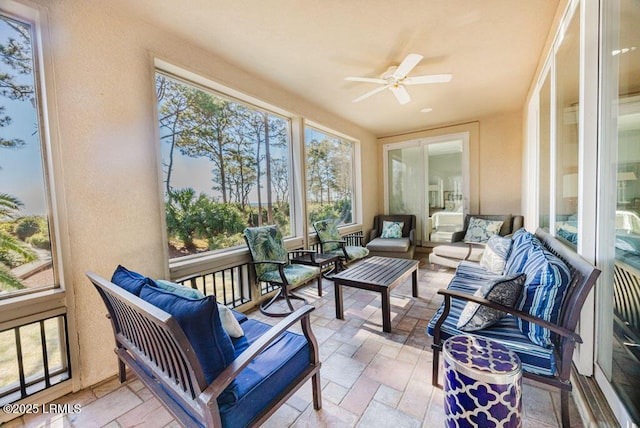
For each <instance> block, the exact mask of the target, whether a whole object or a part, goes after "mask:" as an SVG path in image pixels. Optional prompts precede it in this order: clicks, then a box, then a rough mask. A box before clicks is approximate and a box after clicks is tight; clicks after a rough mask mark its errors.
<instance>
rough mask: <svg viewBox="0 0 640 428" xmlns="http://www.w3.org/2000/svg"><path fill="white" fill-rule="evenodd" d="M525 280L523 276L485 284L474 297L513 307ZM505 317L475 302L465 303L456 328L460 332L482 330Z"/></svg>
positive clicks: (501, 313)
mask: <svg viewBox="0 0 640 428" xmlns="http://www.w3.org/2000/svg"><path fill="white" fill-rule="evenodd" d="M525 278H526V276H525V274H518V275H511V276H504V277H501V278H499V279H495V280H493V281H489V282H487V283H485V284H484V285H483V286H482V287H481V288H479V289H478V290H477V291H476V292H475V293H474V295H475V296H477V297H484V298H486V299H487V300H490V301H492V302H495V303H499V304H501V305H504V306H510V307H513V305H514V304H515V303H516V302H517V301H518V297H520V293H521V292H522V286H523V284H524V280H525ZM505 315H507V314H506V313H505V312H502V311H499V310H497V309H493V308H490V307H487V306H481V305H479V304H478V303H475V302H467V304H466V305H465V307H464V309H463V310H462V313H461V314H460V319H458V323H457V327H458V328H459V329H460V330H462V331H476V330H482V329H483V328H486V327H489V326H492V325H493V324H495V323H496V322H498V321H499V320H500V318H502V317H504V316H505Z"/></svg>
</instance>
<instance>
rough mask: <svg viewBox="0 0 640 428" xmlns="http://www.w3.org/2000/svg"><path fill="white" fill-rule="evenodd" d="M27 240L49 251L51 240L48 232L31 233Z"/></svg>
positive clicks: (34, 245) (36, 246)
mask: <svg viewBox="0 0 640 428" xmlns="http://www.w3.org/2000/svg"><path fill="white" fill-rule="evenodd" d="M27 242H28V243H29V244H31V245H32V246H33V247H35V248H39V249H41V250H49V251H51V240H50V239H49V235H48V234H46V235H45V234H44V233H36V234H35V235H31V236H30V237H29V239H27Z"/></svg>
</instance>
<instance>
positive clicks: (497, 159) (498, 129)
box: [378, 110, 522, 214]
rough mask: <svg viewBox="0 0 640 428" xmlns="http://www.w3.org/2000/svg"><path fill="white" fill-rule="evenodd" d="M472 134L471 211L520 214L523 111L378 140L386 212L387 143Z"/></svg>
mask: <svg viewBox="0 0 640 428" xmlns="http://www.w3.org/2000/svg"><path fill="white" fill-rule="evenodd" d="M460 132H468V133H469V176H470V179H469V181H470V183H469V186H470V198H469V204H468V207H469V208H468V209H469V212H471V213H478V214H502V213H511V214H520V213H521V212H520V211H521V202H520V201H521V181H522V111H521V110H519V111H515V112H510V113H501V114H496V115H494V116H488V117H482V118H478V119H477V120H474V121H470V122H466V123H462V124H455V125H448V126H440V127H437V128H433V129H426V130H422V131H416V132H410V133H406V134H402V135H396V136H389V137H384V138H379V139H378V151H379V157H380V160H379V162H380V163H379V165H380V176H379V177H378V186H379V188H380V195H379V198H378V201H379V206H378V210H379V211H380V212H383V211H384V177H383V176H382V175H383V173H382V171H383V162H384V159H383V151H384V145H385V144H396V143H401V142H404V141H410V140H415V139H420V138H431V137H439V136H442V135H446V134H455V133H460Z"/></svg>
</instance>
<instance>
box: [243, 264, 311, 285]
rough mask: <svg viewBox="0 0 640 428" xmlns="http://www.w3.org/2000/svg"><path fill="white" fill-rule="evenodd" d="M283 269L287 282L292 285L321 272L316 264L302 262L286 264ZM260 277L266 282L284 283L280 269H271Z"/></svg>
mask: <svg viewBox="0 0 640 428" xmlns="http://www.w3.org/2000/svg"><path fill="white" fill-rule="evenodd" d="M258 266H259V265H258ZM256 267H257V266H256ZM283 270H284V276H285V278H286V279H287V283H288V284H291V285H297V284H301V283H303V282H305V281H308V280H310V279H312V278H314V277H316V276H318V274H319V273H320V269H319V268H318V267H316V266H305V265H300V264H290V265H288V266H285V267H284V269H283ZM258 279H259V280H260V281H264V282H270V283H276V284H282V277H281V276H280V271H279V270H270V271H268V272H265V273H264V274H262V275H260V276H259V277H258Z"/></svg>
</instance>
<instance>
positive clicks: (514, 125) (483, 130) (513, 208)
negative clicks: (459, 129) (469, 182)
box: [479, 110, 523, 214]
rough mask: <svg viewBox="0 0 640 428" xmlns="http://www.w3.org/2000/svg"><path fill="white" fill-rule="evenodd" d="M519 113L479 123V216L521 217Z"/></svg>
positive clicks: (520, 117) (520, 136) (493, 117)
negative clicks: (512, 215) (505, 215)
mask: <svg viewBox="0 0 640 428" xmlns="http://www.w3.org/2000/svg"><path fill="white" fill-rule="evenodd" d="M522 126H523V124H522V111H520V110H519V111H515V112H510V113H503V114H498V115H495V116H491V117H486V118H482V119H480V153H479V160H480V183H479V187H480V213H482V214H502V213H511V214H521V199H522V195H521V192H522V186H521V182H522V180H523V177H522V147H523V145H522Z"/></svg>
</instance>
